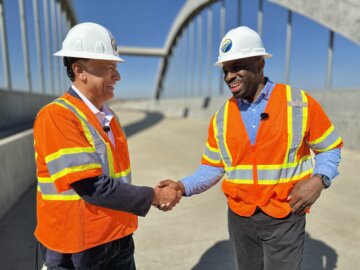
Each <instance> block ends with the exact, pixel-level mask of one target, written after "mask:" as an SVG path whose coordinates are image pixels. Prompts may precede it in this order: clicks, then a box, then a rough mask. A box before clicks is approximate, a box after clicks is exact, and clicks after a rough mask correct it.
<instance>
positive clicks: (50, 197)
mask: <svg viewBox="0 0 360 270" xmlns="http://www.w3.org/2000/svg"><path fill="white" fill-rule="evenodd" d="M41 197H42V198H43V200H48V201H78V200H81V197H80V196H79V195H77V194H74V195H61V194H59V195H45V194H41Z"/></svg>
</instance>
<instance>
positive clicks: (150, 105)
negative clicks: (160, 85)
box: [112, 89, 360, 150]
mask: <svg viewBox="0 0 360 270" xmlns="http://www.w3.org/2000/svg"><path fill="white" fill-rule="evenodd" d="M310 94H311V95H312V96H313V97H314V98H315V99H316V100H317V101H319V103H320V104H321V105H322V106H323V108H324V110H325V111H326V113H327V114H328V116H329V118H330V119H331V121H332V122H333V123H334V125H335V127H336V128H337V130H338V132H339V133H340V135H341V136H342V137H343V139H344V145H345V147H346V148H349V149H354V150H360V118H359V117H358V114H359V112H360V106H359V104H360V89H359V90H337V91H323V92H320V91H319V92H311V93H310ZM228 98H229V96H218V97H211V98H209V99H208V100H206V98H201V97H194V98H182V99H163V100H159V101H157V100H133V101H114V102H113V103H112V106H121V107H122V108H127V109H140V110H154V111H161V112H162V113H164V114H165V116H167V117H184V116H189V117H201V118H204V117H205V118H207V119H209V120H210V118H211V116H212V115H213V114H214V113H215V112H216V111H217V110H218V109H219V108H220V107H221V106H222V104H223V103H224V102H225V101H226V100H227V99H228ZM205 104H206V105H207V106H206V107H205V106H204V105H205ZM185 111H186V113H184V112H185Z"/></svg>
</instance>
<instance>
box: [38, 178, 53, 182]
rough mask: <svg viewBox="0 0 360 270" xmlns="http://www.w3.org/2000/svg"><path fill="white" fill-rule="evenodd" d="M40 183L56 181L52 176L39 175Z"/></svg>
mask: <svg viewBox="0 0 360 270" xmlns="http://www.w3.org/2000/svg"><path fill="white" fill-rule="evenodd" d="M37 180H38V182H39V183H52V182H54V181H53V180H52V179H51V177H39V176H38V177H37Z"/></svg>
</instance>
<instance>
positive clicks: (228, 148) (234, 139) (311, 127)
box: [202, 84, 342, 218]
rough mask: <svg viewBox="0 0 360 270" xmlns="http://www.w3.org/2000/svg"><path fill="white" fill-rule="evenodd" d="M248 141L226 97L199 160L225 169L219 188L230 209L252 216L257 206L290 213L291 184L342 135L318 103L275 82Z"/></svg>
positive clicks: (233, 104)
mask: <svg viewBox="0 0 360 270" xmlns="http://www.w3.org/2000/svg"><path fill="white" fill-rule="evenodd" d="M265 112H266V113H268V115H269V118H268V119H265V120H263V121H261V122H260V125H259V129H258V133H257V135H256V140H255V144H254V145H251V143H250V140H249V137H248V134H247V131H246V128H245V126H244V124H243V121H242V118H241V113H240V111H239V107H238V104H237V100H236V99H235V98H234V97H233V98H231V99H229V100H228V101H227V102H226V103H225V104H224V105H223V107H222V108H221V109H220V110H219V111H218V112H217V113H216V114H215V115H214V117H213V119H212V121H211V123H210V126H209V134H208V140H207V144H206V148H205V152H204V154H203V157H202V163H203V164H206V165H211V166H218V167H223V168H224V169H225V172H226V178H225V179H224V181H223V184H222V189H223V192H224V193H225V195H226V197H227V199H228V204H229V207H230V208H231V209H232V211H234V212H235V213H237V214H238V215H240V216H246V217H247V216H251V215H252V214H253V213H254V212H255V210H256V207H260V209H261V210H262V211H264V212H265V213H266V214H268V215H269V216H272V217H275V218H283V217H285V216H287V215H288V214H289V213H290V212H291V207H290V205H289V203H288V201H287V197H288V195H289V193H290V191H291V189H292V188H293V186H294V185H295V184H296V183H297V182H298V181H301V180H306V179H308V178H309V177H310V176H311V175H312V172H313V164H312V156H311V153H310V149H311V150H313V151H314V152H315V153H318V152H323V151H327V150H330V149H333V148H336V147H341V146H342V139H341V137H340V136H339V135H338V133H337V132H336V131H335V129H334V126H333V125H332V124H331V122H330V120H329V119H328V117H327V116H326V114H325V113H324V111H323V110H322V108H321V106H320V105H319V104H318V103H317V102H316V101H315V100H314V99H313V98H312V97H311V96H309V95H308V94H307V93H305V92H304V91H303V90H298V89H291V87H290V86H288V85H283V84H276V85H275V87H274V89H273V92H272V93H271V96H270V98H269V101H268V104H267V106H266V109H265Z"/></svg>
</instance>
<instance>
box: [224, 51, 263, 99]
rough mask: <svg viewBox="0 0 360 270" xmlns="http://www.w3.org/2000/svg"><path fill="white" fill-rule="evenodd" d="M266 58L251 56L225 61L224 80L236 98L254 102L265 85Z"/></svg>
mask: <svg viewBox="0 0 360 270" xmlns="http://www.w3.org/2000/svg"><path fill="white" fill-rule="evenodd" d="M264 65H265V62H264V59H263V58H262V57H249V58H244V59H236V60H232V61H228V62H225V63H223V71H224V81H225V82H226V84H227V85H228V86H229V88H230V91H231V92H232V94H233V96H234V97H236V98H243V99H246V100H248V101H249V102H253V101H254V99H255V98H256V97H257V95H258V94H259V93H260V92H261V90H262V88H263V86H264V81H265V79H264V73H263V70H264Z"/></svg>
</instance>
